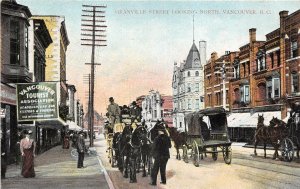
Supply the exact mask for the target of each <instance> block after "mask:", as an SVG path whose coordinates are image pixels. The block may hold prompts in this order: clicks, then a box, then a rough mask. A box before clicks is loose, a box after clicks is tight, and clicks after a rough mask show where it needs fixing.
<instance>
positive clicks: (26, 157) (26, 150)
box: [20, 130, 36, 178]
mask: <svg viewBox="0 0 300 189" xmlns="http://www.w3.org/2000/svg"><path fill="white" fill-rule="evenodd" d="M24 134H25V138H23V139H22V140H21V142H20V151H21V155H22V159H23V165H22V172H21V174H22V175H23V177H25V178H30V177H35V171H34V157H35V147H36V145H35V142H34V140H33V139H31V134H32V131H31V130H25V131H24Z"/></svg>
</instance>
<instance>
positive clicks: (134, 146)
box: [129, 126, 148, 183]
mask: <svg viewBox="0 0 300 189" xmlns="http://www.w3.org/2000/svg"><path fill="white" fill-rule="evenodd" d="M147 140H148V138H147V130H146V128H145V127H143V126H138V127H137V128H136V129H135V130H134V131H133V133H132V137H131V139H130V141H129V151H130V156H129V167H130V183H133V182H137V180H136V173H137V172H139V168H140V167H139V166H140V160H142V163H143V177H145V176H146V168H145V167H146V162H147V160H146V156H143V155H142V154H143V153H142V151H144V152H145V151H146V149H145V148H147V146H145V144H147ZM144 154H145V153H144Z"/></svg>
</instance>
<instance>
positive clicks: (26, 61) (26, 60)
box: [25, 26, 29, 68]
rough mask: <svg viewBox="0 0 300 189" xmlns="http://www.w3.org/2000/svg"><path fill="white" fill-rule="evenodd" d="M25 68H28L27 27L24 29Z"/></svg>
mask: <svg viewBox="0 0 300 189" xmlns="http://www.w3.org/2000/svg"><path fill="white" fill-rule="evenodd" d="M25 66H26V67H27V68H28V66H29V65H28V27H27V26H26V27H25Z"/></svg>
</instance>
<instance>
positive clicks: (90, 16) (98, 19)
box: [81, 5, 107, 147]
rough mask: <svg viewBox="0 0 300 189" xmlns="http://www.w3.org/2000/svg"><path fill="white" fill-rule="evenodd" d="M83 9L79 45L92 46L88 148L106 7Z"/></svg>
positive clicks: (92, 122) (85, 6)
mask: <svg viewBox="0 0 300 189" xmlns="http://www.w3.org/2000/svg"><path fill="white" fill-rule="evenodd" d="M82 7H83V9H82V12H83V14H82V15H81V16H82V19H81V21H82V23H81V27H82V28H81V31H82V32H83V33H81V36H82V38H81V42H82V43H81V45H86V46H92V56H91V63H88V65H89V64H90V65H91V84H90V85H91V90H90V94H89V95H90V103H89V105H90V119H89V121H90V123H89V125H90V126H91V130H90V136H91V138H90V139H91V140H90V147H92V146H94V138H93V135H94V78H95V65H99V64H97V63H95V47H96V46H98V47H101V46H107V45H106V44H103V42H106V40H104V39H103V37H106V36H105V35H101V34H102V33H103V32H105V31H106V30H104V29H102V28H106V27H107V26H106V25H101V23H103V22H105V20H103V18H105V16H104V15H103V14H104V13H105V11H103V9H105V8H106V6H96V5H82Z"/></svg>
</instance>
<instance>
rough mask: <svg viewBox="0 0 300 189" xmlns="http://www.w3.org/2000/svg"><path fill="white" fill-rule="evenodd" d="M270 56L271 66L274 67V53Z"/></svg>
mask: <svg viewBox="0 0 300 189" xmlns="http://www.w3.org/2000/svg"><path fill="white" fill-rule="evenodd" d="M270 58H271V66H272V68H274V54H273V53H270Z"/></svg>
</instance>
